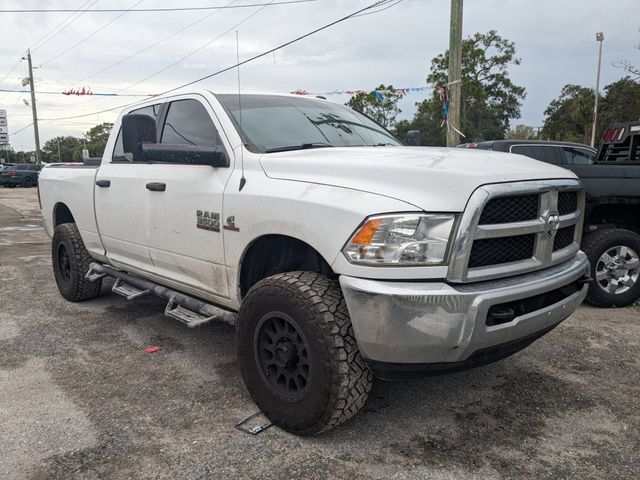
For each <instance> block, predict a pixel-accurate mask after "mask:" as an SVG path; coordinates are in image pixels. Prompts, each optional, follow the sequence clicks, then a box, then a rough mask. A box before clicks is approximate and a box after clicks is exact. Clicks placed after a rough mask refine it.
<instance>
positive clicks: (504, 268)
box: [447, 179, 585, 283]
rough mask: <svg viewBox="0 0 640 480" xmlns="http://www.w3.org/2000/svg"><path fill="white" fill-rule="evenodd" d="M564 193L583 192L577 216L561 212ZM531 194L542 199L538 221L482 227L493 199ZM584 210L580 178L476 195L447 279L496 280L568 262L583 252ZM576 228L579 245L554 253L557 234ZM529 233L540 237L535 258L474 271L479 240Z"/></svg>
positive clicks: (498, 186)
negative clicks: (472, 262)
mask: <svg viewBox="0 0 640 480" xmlns="http://www.w3.org/2000/svg"><path fill="white" fill-rule="evenodd" d="M562 191H576V192H577V197H578V201H577V210H576V211H575V212H571V213H568V214H564V215H559V214H558V194H559V192H562ZM528 194H536V195H539V198H540V201H539V206H538V217H537V218H535V219H532V220H526V221H519V222H513V223H497V224H484V225H479V220H480V217H481V215H482V212H483V210H484V207H485V206H486V205H487V203H488V202H489V201H490V200H492V199H494V198H496V197H515V196H520V195H528ZM584 208H585V197H584V190H583V189H582V184H581V183H580V181H579V180H577V179H576V180H574V179H566V180H540V181H528V182H513V183H495V184H490V185H484V186H482V187H479V188H478V189H477V190H475V191H474V192H473V194H472V195H471V198H470V199H469V202H468V203H467V207H466V209H465V211H464V213H463V214H462V217H461V219H460V224H459V226H458V231H457V234H456V237H455V240H454V243H453V248H452V251H451V260H450V262H449V269H448V272H447V280H449V281H450V282H456V283H467V282H476V281H481V280H491V279H496V278H502V277H509V276H512V275H520V274H522V273H527V272H532V271H535V270H540V269H543V268H547V267H550V266H552V265H556V264H558V263H561V262H563V261H565V260H568V259H569V258H571V257H573V256H575V254H576V253H577V252H578V250H579V249H580V240H581V238H582V222H583V217H584ZM550 217H551V218H552V219H557V220H559V222H558V226H557V227H556V228H555V229H554V228H551V227H550V221H549V220H550ZM571 225H575V229H574V236H573V242H571V243H570V244H569V245H567V246H565V247H564V248H562V249H559V250H557V251H555V252H554V251H553V244H554V239H555V235H556V233H557V231H558V230H559V229H561V228H565V227H568V226H571ZM527 234H534V235H535V237H536V238H535V243H534V248H533V255H532V256H531V258H527V259H524V260H518V261H515V262H509V263H498V264H495V265H486V266H482V267H475V268H469V266H468V265H469V259H470V257H471V249H472V248H473V242H474V241H475V240H481V239H490V238H504V237H513V236H517V235H527Z"/></svg>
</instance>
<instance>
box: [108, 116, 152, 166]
mask: <svg viewBox="0 0 640 480" xmlns="http://www.w3.org/2000/svg"><path fill="white" fill-rule="evenodd" d="M161 107H162V104H160V103H157V104H155V105H149V106H148V107H142V108H138V109H137V110H131V111H130V112H129V113H139V114H142V115H149V116H150V117H153V118H154V119H156V120H157V119H158V115H160V108H161ZM111 162H112V163H118V162H127V163H128V162H129V161H128V160H127V158H126V157H125V156H124V147H123V146H122V128H121V129H120V130H119V131H118V137H117V138H116V146H115V147H114V148H113V154H112V155H111Z"/></svg>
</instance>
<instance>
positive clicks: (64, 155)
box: [0, 122, 113, 163]
mask: <svg viewBox="0 0 640 480" xmlns="http://www.w3.org/2000/svg"><path fill="white" fill-rule="evenodd" d="M112 128H113V123H106V122H105V123H101V124H100V125H96V126H95V127H92V128H90V129H89V130H88V131H87V132H86V133H85V134H84V135H83V136H82V138H78V137H73V136H59V137H54V138H51V139H49V140H47V141H46V142H45V143H44V145H43V146H42V149H41V153H42V155H41V160H42V161H43V162H44V163H56V162H81V161H82V150H83V149H85V148H86V149H87V150H89V156H92V157H101V156H102V153H103V152H104V148H105V146H106V144H107V140H108V139H109V134H110V133H111V129H112ZM31 156H35V152H33V151H32V152H13V151H12V152H11V158H12V160H15V161H16V162H19V163H29V162H30V161H31ZM0 157H3V155H2V154H1V153H0ZM7 161H8V160H7Z"/></svg>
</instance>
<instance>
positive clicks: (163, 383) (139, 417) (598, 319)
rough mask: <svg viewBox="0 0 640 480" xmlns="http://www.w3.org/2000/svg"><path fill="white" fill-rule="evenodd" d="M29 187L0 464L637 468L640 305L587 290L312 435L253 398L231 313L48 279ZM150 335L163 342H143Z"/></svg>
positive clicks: (6, 277)
mask: <svg viewBox="0 0 640 480" xmlns="http://www.w3.org/2000/svg"><path fill="white" fill-rule="evenodd" d="M49 249H50V247H49V239H48V237H47V236H46V234H45V233H44V232H43V231H42V229H41V228H40V226H39V211H38V209H37V200H36V192H35V189H22V188H15V189H6V188H5V189H0V292H1V297H0V298H1V300H0V305H2V308H1V309H0V478H2V479H5V478H10V479H13V478H32V479H56V478H65V479H66V478H78V479H95V478H116V479H121V478H122V479H124V478H136V479H137V478H176V479H185V480H187V479H188V480H197V479H204V478H230V477H231V478H261V479H262V478H305V479H324V478H345V479H354V478H357V479H359V478H363V479H365V478H384V479H388V478H400V479H404V478H421V479H422V478H433V479H441V478H442V479H445V478H446V479H448V478H451V479H453V478H483V479H484V478H523V477H528V478H536V479H539V478H580V479H585V478H593V479H601V478H629V479H637V478H640V409H639V408H638V396H639V395H640V388H639V386H640V350H639V348H638V347H639V341H638V339H639V338H640V309H639V308H638V307H632V308H626V309H618V310H599V309H594V308H590V307H587V306H585V307H581V308H580V309H579V311H578V312H576V313H575V314H574V315H573V316H572V317H571V318H569V319H568V320H567V321H565V322H564V323H563V324H562V325H561V326H559V327H558V328H557V329H555V330H554V331H553V332H551V333H550V334H548V335H547V336H545V337H544V338H542V339H541V340H539V341H538V342H536V343H535V344H533V345H532V346H531V347H529V348H527V349H525V350H524V351H522V352H520V353H518V354H516V355H514V356H513V357H510V358H509V359H507V360H504V361H502V362H499V363H496V364H493V365H490V366H487V367H484V368H479V369H476V370H471V371H467V372H463V373H458V374H455V375H449V376H442V377H435V378H427V379H423V380H415V381H407V382H399V383H383V382H378V383H377V384H376V385H375V386H374V389H373V392H372V394H371V397H370V399H369V402H368V403H367V405H366V407H365V409H364V411H363V412H362V413H361V414H360V415H358V416H357V417H356V418H355V419H354V420H353V421H351V422H349V423H348V424H346V425H344V426H342V427H341V428H339V429H337V430H335V431H333V432H330V433H328V434H325V435H322V436H320V437H317V438H298V437H295V436H293V435H290V434H287V433H285V432H283V431H281V430H279V429H277V428H271V429H269V430H267V431H265V432H263V433H261V434H260V435H257V436H255V437H252V436H249V435H246V434H243V433H241V432H239V431H237V430H235V429H234V423H235V422H236V421H237V420H238V419H240V418H242V417H244V416H246V415H248V414H251V413H253V412H255V411H256V407H255V405H254V404H253V403H252V402H251V399H250V398H249V395H248V393H247V391H246V389H245V387H244V385H243V383H242V380H241V376H240V371H239V367H238V362H237V359H236V356H235V349H234V332H233V329H232V327H229V326H227V325H217V324H212V325H207V326H204V327H202V328H199V329H196V330H194V329H189V328H187V327H185V326H182V325H180V324H178V323H176V322H173V321H171V320H169V319H167V318H165V317H164V316H163V314H162V313H163V309H164V302H162V301H161V300H158V299H155V298H144V299H140V300H139V301H135V302H131V303H127V302H126V301H125V300H124V299H123V298H120V297H118V296H116V295H114V294H112V293H111V292H110V291H109V285H105V287H104V291H103V294H102V295H101V296H100V297H99V298H98V299H96V300H92V301H89V302H85V303H79V304H73V303H69V302H66V301H65V300H63V298H62V297H61V296H60V295H59V294H58V292H57V289H56V286H55V282H54V279H53V274H52V271H51V262H50V258H49V255H50V254H49ZM151 345H160V346H161V347H162V350H160V351H159V352H157V353H153V354H149V353H144V352H143V349H144V348H145V347H147V346H151Z"/></svg>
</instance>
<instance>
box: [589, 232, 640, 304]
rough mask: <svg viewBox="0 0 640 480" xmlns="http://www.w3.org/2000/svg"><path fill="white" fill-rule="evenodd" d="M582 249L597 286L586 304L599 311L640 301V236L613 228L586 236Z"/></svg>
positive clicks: (590, 291)
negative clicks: (639, 299)
mask: <svg viewBox="0 0 640 480" xmlns="http://www.w3.org/2000/svg"><path fill="white" fill-rule="evenodd" d="M582 249H583V250H584V252H585V253H586V254H587V257H589V261H590V262H591V276H592V278H593V282H592V283H591V285H590V286H589V293H588V294H587V299H586V301H587V302H588V303H590V304H592V305H594V306H596V307H625V306H627V305H630V304H632V303H633V302H634V301H636V300H637V299H638V297H640V278H639V277H640V235H638V234H637V233H634V232H632V231H630V230H623V229H620V228H612V229H606V230H598V231H595V232H592V233H588V234H586V235H585V239H584V241H583V242H582Z"/></svg>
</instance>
